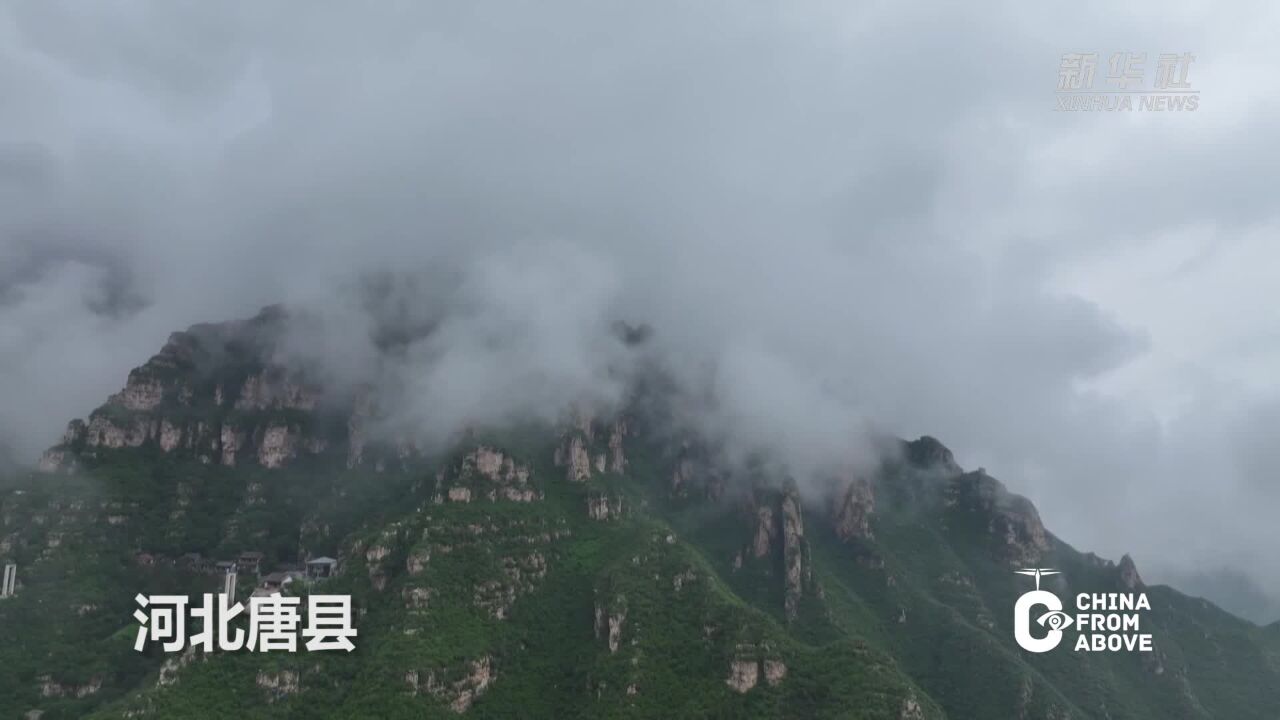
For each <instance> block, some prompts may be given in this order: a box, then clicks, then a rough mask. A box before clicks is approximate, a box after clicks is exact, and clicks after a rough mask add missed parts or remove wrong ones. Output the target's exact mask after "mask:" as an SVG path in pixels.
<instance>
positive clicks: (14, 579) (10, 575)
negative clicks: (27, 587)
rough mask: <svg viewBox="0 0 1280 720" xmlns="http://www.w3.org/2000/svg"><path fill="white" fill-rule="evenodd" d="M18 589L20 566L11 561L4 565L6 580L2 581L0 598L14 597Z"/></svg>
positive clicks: (0, 583)
mask: <svg viewBox="0 0 1280 720" xmlns="http://www.w3.org/2000/svg"><path fill="white" fill-rule="evenodd" d="M17 589H18V566H17V565H15V564H13V563H9V564H8V565H5V566H4V581H3V582H0V598H7V597H13V595H14V593H15V592H16V591H17Z"/></svg>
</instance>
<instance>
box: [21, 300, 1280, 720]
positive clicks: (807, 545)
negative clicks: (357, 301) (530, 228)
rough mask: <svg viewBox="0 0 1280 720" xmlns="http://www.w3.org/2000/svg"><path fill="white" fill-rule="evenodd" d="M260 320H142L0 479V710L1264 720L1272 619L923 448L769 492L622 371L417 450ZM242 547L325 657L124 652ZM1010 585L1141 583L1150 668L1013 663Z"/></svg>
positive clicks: (1087, 657) (784, 483)
mask: <svg viewBox="0 0 1280 720" xmlns="http://www.w3.org/2000/svg"><path fill="white" fill-rule="evenodd" d="M289 322H291V320H290V315H289V314H288V313H287V312H285V311H283V310H281V309H278V308H273V309H269V310H267V311H264V312H263V313H262V314H260V315H259V316H257V317H255V318H252V319H249V320H245V321H239V322H231V323H221V324H208V325H199V326H195V327H192V328H191V329H189V330H188V331H186V332H180V333H175V334H174V335H173V336H171V338H170V339H169V341H168V342H167V343H166V345H165V346H164V348H163V349H161V351H160V352H159V353H158V354H157V355H155V356H154V357H152V358H151V359H150V360H149V361H147V362H146V363H145V364H144V365H142V366H140V367H139V368H137V369H135V370H133V371H132V372H131V373H130V375H129V378H128V381H127V383H126V385H125V387H124V388H123V389H122V390H121V391H120V392H119V393H117V394H115V395H113V396H111V397H110V398H109V399H108V401H107V402H106V403H105V404H104V405H102V406H101V407H99V408H98V409H96V410H94V411H93V412H92V413H91V414H90V415H89V417H88V418H86V419H85V420H76V421H73V422H72V423H71V424H70V425H69V426H68V429H67V432H66V434H65V436H64V437H63V438H62V441H61V442H60V443H59V444H58V445H56V446H54V447H53V448H51V449H50V450H49V451H48V452H47V453H45V455H44V457H43V458H42V459H41V462H40V468H39V471H38V472H33V473H25V474H24V473H13V474H11V475H10V476H9V477H6V478H5V479H4V481H3V486H2V487H0V490H2V494H0V559H2V560H4V561H6V562H16V563H17V565H18V567H19V587H18V590H17V593H16V595H15V596H14V597H12V598H8V599H5V600H0V627H3V628H5V637H6V639H5V642H3V643H0V668H3V670H0V716H3V717H24V716H25V717H31V718H36V717H39V718H41V720H54V719H55V718H75V717H93V718H118V717H157V718H177V717H182V718H188V717H191V718H202V717H208V718H221V717H233V716H239V717H298V718H350V717H377V718H396V717H405V718H408V717H414V718H418V717H456V716H457V715H459V714H461V715H463V716H470V717H479V718H511V717H530V718H538V717H554V718H573V717H583V718H599V717H633V718H640V717H661V718H683V717H690V718H702V717H726V718H739V717H770V718H772V717H778V718H886V719H893V720H908V719H924V718H952V719H953V720H980V719H983V718H991V719H993V720H1009V719H1010V718H1020V719H1021V718H1025V719H1028V720H1030V719H1039V718H1043V719H1046V720H1047V719H1050V718H1053V719H1057V720H1062V719H1066V718H1081V719H1083V718H1115V719H1120V718H1150V719H1152V720H1157V719H1158V720H1169V719H1177V718H1188V719H1191V718H1195V719H1199V718H1205V719H1208V718H1230V719H1231V720H1247V719H1249V718H1258V719H1260V720H1261V719H1266V720H1274V718H1276V717H1280V625H1272V626H1268V627H1265V628H1260V627H1258V626H1256V625H1254V624H1252V623H1249V622H1247V621H1244V620H1241V619H1239V618H1236V617H1234V616H1232V615H1230V614H1228V613H1226V612H1224V611H1222V610H1220V609H1219V608H1217V607H1215V606H1214V605H1212V604H1210V603H1208V602H1207V601H1204V600H1200V599H1196V598H1190V597H1187V596H1185V595H1182V594H1181V593H1179V592H1177V591H1176V590H1173V589H1172V588H1169V587H1164V586H1147V585H1146V584H1145V583H1144V582H1143V580H1142V578H1141V576H1140V573H1139V572H1138V568H1137V567H1136V566H1135V565H1134V563H1133V561H1132V560H1131V559H1129V558H1128V557H1125V558H1122V559H1121V560H1120V562H1118V563H1117V562H1112V561H1110V560H1104V559H1101V558H1099V557H1097V556H1095V555H1092V554H1090V553H1082V552H1079V551H1077V550H1075V549H1074V548H1072V547H1070V546H1069V545H1067V544H1066V543H1064V542H1062V541H1061V540H1060V539H1058V538H1057V537H1055V536H1054V535H1053V534H1052V533H1051V532H1050V531H1048V530H1047V529H1046V528H1045V527H1044V526H1043V525H1042V523H1041V521H1040V517H1039V514H1038V512H1037V511H1036V508H1035V507H1034V505H1033V504H1032V503H1031V502H1030V501H1029V500H1027V499H1026V498H1023V497H1020V496H1017V495H1014V494H1012V493H1010V492H1008V491H1007V490H1006V488H1005V487H1004V485H1003V484H1001V483H1000V482H999V481H998V480H996V479H995V478H993V477H991V476H990V475H988V474H987V473H986V472H985V471H983V470H977V471H972V472H970V471H965V470H964V469H962V468H961V467H959V466H958V465H957V464H956V462H955V461H954V459H953V457H952V455H951V453H950V451H949V450H947V448H946V447H945V446H944V445H943V444H942V443H940V442H939V441H938V440H935V439H933V438H929V437H924V438H920V439H917V440H914V441H910V442H906V441H899V440H885V441H884V442H883V447H882V448H881V450H882V452H881V453H880V459H879V460H878V462H877V463H875V464H874V466H872V467H871V468H870V469H867V470H853V469H848V470H835V471H832V472H831V473H830V477H827V478H823V479H820V480H819V481H809V480H805V482H803V483H798V482H797V481H796V479H793V478H790V477H788V476H787V475H786V473H785V470H784V469H780V468H778V467H777V466H776V464H774V463H771V462H769V460H768V459H767V458H760V459H759V460H758V461H756V462H749V463H729V462H727V461H725V460H724V455H723V453H720V452H718V451H717V449H716V447H715V444H714V443H713V442H711V441H709V440H708V439H706V438H700V437H698V436H696V435H695V434H692V433H689V432H686V431H684V430H681V429H680V428H679V426H678V424H676V423H675V422H674V421H673V420H672V418H671V416H670V415H669V414H668V412H667V411H666V410H664V407H665V402H664V393H666V392H668V391H669V389H664V388H663V387H662V384H661V382H653V383H649V384H644V383H642V384H640V385H638V386H637V387H636V389H635V392H634V393H633V395H632V397H631V399H630V402H629V403H627V404H626V405H625V406H624V407H623V408H622V409H620V410H616V411H614V412H611V413H602V412H593V411H589V410H587V409H584V408H582V407H576V408H575V406H574V405H573V404H572V403H566V406H565V408H563V413H562V415H561V417H562V418H563V419H562V420H561V421H558V422H532V421H531V422H527V423H513V424H511V425H510V426H504V427H486V428H478V427H477V428H471V429H469V430H467V431H465V432H463V433H460V434H459V435H458V436H457V437H455V438H454V439H453V440H452V441H451V442H450V443H449V444H448V445H447V446H446V447H442V448H436V447H426V446H423V445H421V444H418V443H415V442H414V441H413V439H412V438H411V437H410V436H408V435H400V434H398V433H397V430H396V428H395V427H394V426H393V425H389V424H388V422H387V418H386V417H385V415H384V413H383V410H382V408H381V401H380V398H379V397H378V395H377V393H376V392H374V391H373V390H372V389H371V388H370V387H369V386H365V385H361V384H352V385H350V386H349V387H337V386H334V385H331V384H326V383H325V382H322V381H321V380H320V379H319V376H318V375H317V374H315V373H314V372H312V371H311V370H309V369H308V368H306V367H305V366H299V365H298V364H295V363H291V362H289V361H288V359H287V358H288V355H287V354H286V353H283V352H282V350H281V347H280V341H279V338H280V337H282V335H283V333H284V326H285V325H287V324H288V323H289ZM850 467H852V466H850ZM244 552H253V553H261V554H262V560H261V572H262V573H263V574H266V573H269V572H271V571H273V570H288V569H290V568H292V567H297V564H298V563H301V562H302V561H304V560H306V559H310V558H316V557H321V556H331V557H333V558H336V559H337V560H338V569H337V573H336V575H335V576H334V577H332V578H329V579H323V580H318V581H315V582H314V583H306V582H301V581H299V582H296V583H294V584H293V585H291V586H290V588H291V589H292V588H293V587H301V588H303V590H300V591H299V592H303V593H306V592H317V593H324V594H350V595H351V597H352V599H353V603H354V606H355V608H356V612H355V616H356V619H355V625H356V627H357V629H358V632H359V635H358V637H357V638H356V643H355V644H356V649H355V650H354V651H353V652H351V653H343V652H299V653H297V654H285V653H247V652H227V653H220V652H215V653H210V654H207V655H206V654H203V653H197V652H194V651H190V650H188V651H186V652H180V653H176V654H165V653H163V652H161V651H160V650H159V649H158V648H156V647H155V646H148V647H147V648H146V649H145V651H143V652H135V650H134V649H133V642H134V638H135V636H136V633H137V624H136V622H135V621H134V620H133V617H132V614H133V611H134V610H135V609H136V608H137V606H136V604H135V602H134V596H135V595H136V594H138V593H143V594H157V593H184V594H185V593H205V592H214V591H216V590H217V589H218V588H219V587H220V586H221V582H222V579H221V577H219V576H218V575H217V574H215V573H211V572H210V571H209V570H210V568H209V566H210V563H211V562H212V561H217V560H231V559H236V558H237V557H239V556H240V555H241V553H244ZM1028 567H1031V568H1035V567H1040V568H1052V569H1054V570H1057V571H1058V572H1059V574H1057V575H1053V576H1047V577H1045V578H1044V583H1045V585H1044V587H1045V588H1046V589H1049V590H1052V591H1053V592H1054V593H1056V594H1057V595H1058V596H1059V597H1061V598H1064V599H1070V598H1074V597H1075V596H1076V594H1078V593H1090V594H1092V593H1145V595H1146V597H1147V598H1148V599H1149V603H1150V609H1149V610H1146V611H1145V612H1143V614H1142V616H1141V623H1142V630H1143V632H1148V633H1150V634H1151V636H1152V642H1153V645H1154V648H1153V650H1152V651H1151V652H1114V653H1112V652H1076V651H1074V650H1073V648H1072V643H1073V641H1074V639H1075V637H1076V633H1077V631H1078V629H1077V630H1069V631H1067V632H1066V634H1065V638H1066V639H1065V641H1064V642H1063V644H1062V646H1060V647H1058V648H1057V649H1055V650H1053V651H1050V652H1046V653H1043V654H1035V653H1030V652H1027V651H1025V650H1023V649H1022V648H1021V647H1019V645H1018V644H1017V643H1016V642H1015V640H1014V635H1015V629H1014V624H1015V622H1014V606H1015V602H1017V600H1018V598H1019V596H1021V595H1022V594H1023V593H1025V592H1027V591H1028V590H1031V589H1032V588H1033V586H1034V584H1033V581H1032V579H1031V578H1028V577H1026V576H1023V575H1019V574H1017V573H1015V572H1014V571H1015V570H1018V569H1024V568H1028ZM254 574H255V573H252V572H250V571H248V570H245V571H242V572H241V574H240V575H241V582H240V587H239V593H238V596H239V598H240V599H242V600H243V599H244V597H245V596H246V595H247V594H248V592H249V591H250V590H251V589H252V584H253V583H252V582H250V578H251V577H252V576H253V575H254ZM1036 582H1039V580H1036Z"/></svg>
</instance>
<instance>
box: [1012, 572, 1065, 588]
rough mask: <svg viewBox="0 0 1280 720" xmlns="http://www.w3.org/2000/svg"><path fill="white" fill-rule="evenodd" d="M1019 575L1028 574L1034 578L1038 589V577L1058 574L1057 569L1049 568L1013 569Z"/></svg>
mask: <svg viewBox="0 0 1280 720" xmlns="http://www.w3.org/2000/svg"><path fill="white" fill-rule="evenodd" d="M1014 572H1016V573H1018V574H1019V575H1029V576H1031V577H1034V578H1035V579H1036V590H1039V589H1040V578H1041V577H1044V576H1045V575H1059V574H1061V572H1060V571H1058V570H1050V569H1049V568H1027V569H1026V570H1015V571H1014Z"/></svg>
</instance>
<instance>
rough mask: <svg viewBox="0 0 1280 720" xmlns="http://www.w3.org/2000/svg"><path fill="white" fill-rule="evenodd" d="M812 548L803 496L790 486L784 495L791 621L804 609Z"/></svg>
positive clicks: (784, 551) (787, 605)
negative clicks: (802, 602)
mask: <svg viewBox="0 0 1280 720" xmlns="http://www.w3.org/2000/svg"><path fill="white" fill-rule="evenodd" d="M807 550H808V548H807V546H806V545H805V541H804V517H803V516H802V514H801V510H800V495H799V492H798V491H797V490H796V488H795V486H794V485H790V486H789V487H788V488H787V490H786V491H785V492H784V493H783V496H782V558H783V568H784V572H785V575H786V577H785V581H786V590H785V596H784V602H785V608H784V609H785V611H786V615H787V619H788V620H795V619H796V616H797V614H798V613H799V608H800V598H801V597H802V596H803V594H804V588H805V586H806V585H808V584H809V583H808V581H809V572H810V571H809V566H808V563H807V560H808V558H807V557H806V556H807V554H808V552H807Z"/></svg>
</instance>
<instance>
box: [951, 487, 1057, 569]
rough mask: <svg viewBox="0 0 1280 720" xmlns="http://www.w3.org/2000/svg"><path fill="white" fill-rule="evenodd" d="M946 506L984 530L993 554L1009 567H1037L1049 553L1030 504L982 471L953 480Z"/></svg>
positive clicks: (1047, 542)
mask: <svg viewBox="0 0 1280 720" xmlns="http://www.w3.org/2000/svg"><path fill="white" fill-rule="evenodd" d="M945 501H946V505H947V506H948V507H949V508H950V509H951V510H952V511H953V512H955V513H959V517H960V518H961V520H962V521H964V522H967V523H969V524H971V525H975V526H977V527H979V528H980V529H982V530H983V531H984V532H985V533H986V534H987V536H988V537H989V538H990V540H991V543H992V549H993V552H994V553H995V555H996V556H997V557H999V558H1000V559H1002V560H1004V561H1006V562H1007V563H1009V564H1010V565H1018V566H1030V565H1034V564H1035V563H1036V562H1038V561H1039V560H1040V558H1042V557H1043V556H1044V554H1045V553H1046V552H1048V550H1049V536H1048V533H1047V532H1045V529H1044V524H1043V523H1042V522H1041V521H1040V513H1039V512H1037V511H1036V508H1035V506H1034V505H1032V504H1031V501H1030V500H1027V499H1026V498H1024V497H1022V496H1021V495H1014V494H1013V493H1010V492H1009V491H1008V490H1006V489H1005V487H1004V485H1003V484H1001V483H1000V481H999V480H996V479H995V478H993V477H991V476H990V475H987V474H986V472H985V471H984V470H982V469H979V470H978V471H976V472H971V473H965V474H963V475H959V476H957V477H955V478H954V479H952V480H951V481H950V482H949V483H948V485H947V486H946V489H945Z"/></svg>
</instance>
